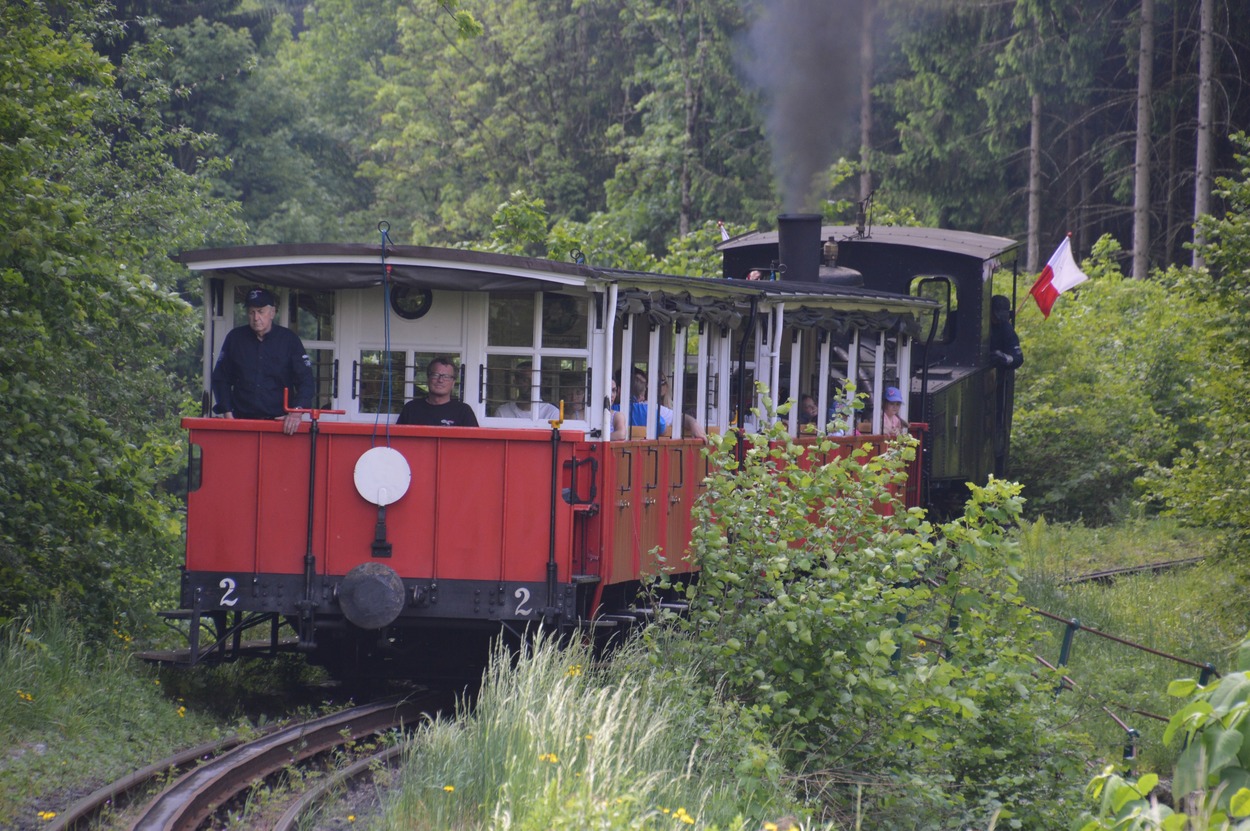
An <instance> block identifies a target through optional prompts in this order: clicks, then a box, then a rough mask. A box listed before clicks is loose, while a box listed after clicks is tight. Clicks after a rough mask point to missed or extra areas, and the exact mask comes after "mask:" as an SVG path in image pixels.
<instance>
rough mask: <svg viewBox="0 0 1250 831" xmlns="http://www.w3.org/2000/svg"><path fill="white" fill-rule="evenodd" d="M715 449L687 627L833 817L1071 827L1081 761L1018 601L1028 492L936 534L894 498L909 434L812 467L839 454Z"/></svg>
mask: <svg viewBox="0 0 1250 831" xmlns="http://www.w3.org/2000/svg"><path fill="white" fill-rule="evenodd" d="M715 441H716V449H715V454H714V456H715V459H714V460H715V463H716V467H717V469H718V471H719V472H718V473H716V474H714V475H713V476H712V477H711V478H710V480H709V482H708V492H707V496H706V498H705V499H704V500H703V501H702V502H701V503H700V505H699V506H698V507H697V508H696V510H695V514H694V519H695V526H696V527H695V532H694V536H693V542H692V554H693V556H694V557H695V559H696V560H697V562H698V564H699V566H700V567H701V569H702V571H701V574H700V579H699V581H698V582H697V583H696V584H695V585H691V586H686V587H684V591H685V594H686V596H687V598H688V599H689V601H690V603H691V614H690V617H689V619H688V621H686V622H685V623H684V624H683V625H684V627H685V628H686V630H687V631H688V632H689V634H690V635H691V637H692V640H693V647H692V648H693V651H694V654H695V656H696V658H697V661H696V663H697V664H698V665H701V666H705V667H706V669H707V670H708V671H709V672H710V673H712V678H713V679H715V680H717V681H718V682H720V683H723V684H724V686H725V688H726V690H727V692H728V693H729V694H731V695H732V696H733V697H735V698H736V699H738V700H739V701H740V702H742V706H743V707H744V710H745V712H746V713H747V714H748V717H749V724H750V725H751V726H752V728H753V729H755V730H756V731H758V735H759V736H761V737H767V738H768V739H769V740H770V741H773V742H775V743H776V744H777V745H778V746H779V747H780V748H781V749H782V751H783V753H784V755H785V758H786V760H787V762H788V764H790V765H791V766H792V768H793V769H795V770H796V771H799V772H800V773H801V774H802V779H803V781H804V782H805V783H806V785H807V786H808V788H809V793H810V795H811V797H812V798H813V799H814V800H819V802H820V803H822V805H821V807H822V809H823V810H824V812H825V813H826V815H828V816H830V817H840V818H841V819H843V820H845V821H850V819H852V818H853V817H854V816H855V815H857V814H858V813H859V811H860V810H863V811H865V812H866V813H868V814H869V815H871V816H873V817H874V818H875V819H876V820H877V821H878V822H880V823H881V826H882V827H895V828H951V827H962V826H963V825H964V824H969V825H978V826H985V825H987V824H990V823H993V822H997V823H998V824H999V826H1000V827H1024V828H1053V827H1056V825H1057V824H1058V823H1059V822H1061V821H1062V819H1063V818H1064V816H1065V814H1066V813H1067V812H1068V811H1070V810H1071V806H1072V805H1073V801H1072V800H1071V799H1068V798H1067V797H1070V796H1074V795H1075V794H1076V793H1077V792H1078V791H1077V790H1076V788H1077V785H1076V782H1077V776H1076V774H1077V773H1078V772H1079V770H1080V766H1079V760H1078V758H1077V756H1076V753H1075V751H1076V749H1077V748H1076V743H1075V742H1074V740H1072V739H1070V738H1068V737H1066V736H1065V735H1064V733H1063V731H1061V730H1060V729H1059V728H1058V726H1059V725H1060V724H1061V723H1062V722H1063V718H1064V711H1063V709H1062V706H1063V705H1062V703H1057V702H1056V701H1055V699H1054V696H1053V691H1054V689H1055V685H1056V683H1057V679H1055V678H1054V677H1052V676H1050V675H1048V674H1047V673H1045V672H1043V671H1041V670H1040V669H1039V667H1038V665H1037V664H1036V663H1035V660H1034V657H1033V649H1034V646H1035V641H1036V640H1037V638H1038V637H1040V635H1039V634H1038V632H1039V630H1038V628H1037V627H1036V626H1034V625H1033V623H1032V622H1031V620H1030V618H1029V614H1030V613H1029V612H1028V611H1027V610H1026V609H1025V608H1024V607H1023V605H1022V604H1021V602H1020V598H1019V596H1018V594H1017V593H1016V578H1015V573H1014V565H1015V559H1016V556H1017V552H1016V547H1015V545H1014V543H1013V542H1012V541H1011V539H1010V537H1009V535H1008V533H1007V531H1006V528H1007V527H1008V526H1009V525H1011V524H1012V523H1013V522H1015V521H1016V519H1017V518H1018V517H1019V514H1020V509H1021V500H1020V498H1019V486H1018V485H1013V484H1008V483H1003V482H999V481H991V483H990V484H989V485H988V486H987V487H985V488H975V487H974V488H973V497H972V499H971V501H970V502H969V504H968V506H967V512H966V514H965V516H964V517H962V518H960V519H958V520H955V521H952V522H949V523H946V524H944V525H941V526H935V525H933V524H931V523H930V522H928V521H927V520H926V519H925V517H924V515H923V513H922V512H920V511H919V510H905V509H904V508H903V507H902V505H901V504H900V503H899V501H898V500H897V498H896V497H895V496H894V495H893V490H894V489H896V488H897V486H898V485H899V484H900V483H901V481H902V479H903V476H904V466H905V464H906V462H907V460H908V459H910V458H911V457H912V455H913V454H914V453H915V447H914V443H912V442H911V441H910V440H908V439H903V440H900V441H899V442H897V443H893V444H892V445H891V446H890V448H889V450H888V451H887V452H885V453H883V454H882V455H880V456H877V457H875V458H870V457H869V456H868V455H867V454H866V452H865V451H864V450H862V449H861V450H857V451H855V452H854V453H852V454H850V455H849V456H847V457H846V458H841V459H834V460H832V461H830V462H829V463H827V464H812V463H810V461H811V460H810V459H808V458H807V457H808V454H809V453H812V452H815V453H820V454H824V453H827V452H828V451H829V450H831V446H830V445H829V444H824V445H818V446H817V447H815V448H814V449H813V450H812V451H807V450H805V449H804V448H802V447H800V446H798V445H796V444H794V443H793V442H792V441H791V440H789V439H788V438H787V437H786V435H785V432H784V430H783V429H781V428H780V427H779V428H778V429H777V430H775V431H774V432H773V433H771V434H770V435H767V436H752V437H751V438H750V444H749V447H748V449H747V451H746V453H745V457H744V459H743V461H742V463H741V464H738V463H736V462H735V461H734V458H733V455H732V453H731V451H732V445H733V442H734V437H733V436H732V435H730V436H726V437H723V438H719V439H716V440H715ZM709 680H711V679H709ZM857 788H862V791H860V793H863V794H864V795H865V796H866V798H867V807H866V808H863V807H855V806H856V800H857V799H858V793H857Z"/></svg>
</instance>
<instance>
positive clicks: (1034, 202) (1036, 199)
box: [1026, 92, 1042, 274]
mask: <svg viewBox="0 0 1250 831" xmlns="http://www.w3.org/2000/svg"><path fill="white" fill-rule="evenodd" d="M1032 103H1033V107H1032V115H1031V116H1030V119H1029V217H1028V222H1029V228H1028V238H1029V243H1028V262H1027V263H1026V265H1027V267H1028V270H1029V273H1030V274H1036V273H1037V272H1038V271H1040V270H1041V266H1040V263H1041V252H1040V250H1039V249H1040V247H1041V233H1042V231H1041V226H1042V96H1041V93H1037V92H1035V93H1033V102H1032Z"/></svg>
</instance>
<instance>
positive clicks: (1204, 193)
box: [1193, 0, 1215, 268]
mask: <svg viewBox="0 0 1250 831" xmlns="http://www.w3.org/2000/svg"><path fill="white" fill-rule="evenodd" d="M1201 3H1202V5H1201V6H1200V7H1199V14H1200V20H1201V22H1200V23H1199V26H1200V29H1201V31H1200V32H1199V39H1198V142H1197V143H1198V152H1197V159H1196V162H1195V165H1194V222H1195V223H1197V221H1198V217H1200V216H1202V215H1203V214H1206V213H1210V212H1211V167H1212V164H1213V161H1212V159H1213V156H1214V154H1215V142H1214V140H1213V136H1212V135H1211V131H1212V127H1213V124H1212V107H1211V95H1212V78H1213V77H1214V74H1215V40H1214V37H1215V36H1214V32H1213V31H1212V30H1213V29H1214V22H1215V0H1201ZM1202 242H1203V239H1202V234H1201V232H1200V231H1199V230H1198V226H1197V225H1196V224H1195V225H1194V244H1195V246H1198V245H1201V244H1202ZM1193 265H1194V268H1202V266H1203V265H1204V262H1203V259H1202V255H1201V254H1199V253H1198V250H1197V248H1196V247H1195V249H1194V258H1193Z"/></svg>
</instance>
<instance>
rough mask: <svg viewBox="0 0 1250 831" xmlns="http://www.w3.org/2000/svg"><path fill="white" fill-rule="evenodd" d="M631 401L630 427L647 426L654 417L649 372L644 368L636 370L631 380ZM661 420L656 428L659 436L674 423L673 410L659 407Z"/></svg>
mask: <svg viewBox="0 0 1250 831" xmlns="http://www.w3.org/2000/svg"><path fill="white" fill-rule="evenodd" d="M629 391H630V401H629V426H630V427H646V426H647V421H648V419H650V418H653V416H652V415H651V412H650V410H651V405H650V404H648V403H647V374H646V373H645V372H643V371H642V370H638V369H636V370H634V376H633V380H631V381H630V387H629ZM659 415H660V420H659V424H658V425H657V426H656V428H655V434H656V435H657V436H659V435H662V434H663V433H664V431H665V430H667V429H668V426H669V425H670V424H672V423H673V411H672V410H670V409H669V408H668V407H665V406H664V405H662V404H661V405H660V408H659Z"/></svg>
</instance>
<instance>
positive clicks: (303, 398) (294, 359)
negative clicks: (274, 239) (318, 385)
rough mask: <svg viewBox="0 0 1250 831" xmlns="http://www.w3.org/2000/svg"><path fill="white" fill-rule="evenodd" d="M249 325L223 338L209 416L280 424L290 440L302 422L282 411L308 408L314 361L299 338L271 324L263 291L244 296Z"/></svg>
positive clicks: (273, 311) (271, 302) (270, 300)
mask: <svg viewBox="0 0 1250 831" xmlns="http://www.w3.org/2000/svg"><path fill="white" fill-rule="evenodd" d="M246 304H247V324H246V325H244V326H236V327H235V328H233V329H231V330H230V331H229V332H228V333H227V334H226V339H225V340H224V341H222V344H221V354H220V355H219V356H218V358H217V364H216V366H214V367H213V375H212V386H213V397H214V398H215V399H216V401H217V403H216V405H215V406H214V407H213V412H215V413H218V414H220V415H223V416H225V417H226V418H254V419H282V432H283V433H285V434H287V435H288V436H290V435H293V434H294V433H295V431H296V430H297V429H299V423H300V421H301V420H302V418H303V416H301V415H300V414H299V413H288V412H286V410H285V409H284V407H283V398H282V393H283V390H286V389H290V390H291V392H290V394H289V395H288V396H287V404H288V405H289V406H290V407H292V408H298V409H309V408H311V407H312V399H313V387H314V385H315V382H314V380H313V373H312V361H311V360H309V358H308V353H307V351H305V349H304V343H303V341H301V340H300V338H299V335H297V334H295V333H294V332H292V331H291V330H290V329H287V328H286V327H285V326H279V325H277V324H276V323H274V322H273V321H274V317H275V316H276V315H277V312H278V304H277V300H276V299H275V298H274V296H273V293H272V292H270V291H269V290H267V289H261V288H255V289H252V290H251V291H249V292H248V293H247V301H246Z"/></svg>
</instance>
